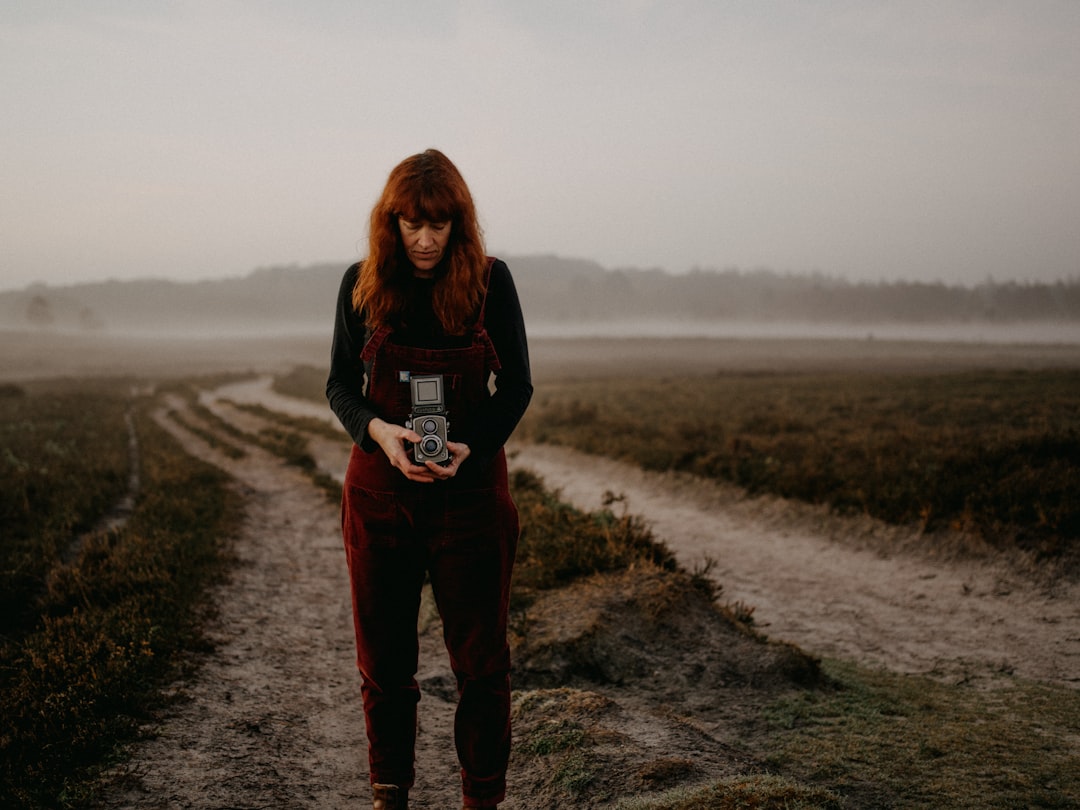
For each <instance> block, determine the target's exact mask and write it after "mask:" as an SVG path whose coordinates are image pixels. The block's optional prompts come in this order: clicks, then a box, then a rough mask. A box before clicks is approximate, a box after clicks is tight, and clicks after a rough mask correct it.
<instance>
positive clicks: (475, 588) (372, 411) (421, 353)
mask: <svg viewBox="0 0 1080 810" xmlns="http://www.w3.org/2000/svg"><path fill="white" fill-rule="evenodd" d="M492 375H493V376H494V383H495V385H494V393H492V391H491V388H490V387H489V385H488V383H489V380H490V379H491V377H492ZM421 378H422V379H423V380H428V381H430V380H432V379H433V378H434V379H437V380H438V383H439V384H438V385H437V386H435V389H441V391H440V390H435V393H436V395H439V394H441V398H442V400H443V403H442V404H443V407H442V408H440V407H438V405H437V404H436V405H434V406H432V405H431V404H430V403H427V404H426V407H427V409H428V410H429V411H432V412H435V413H438V414H440V415H442V414H443V413H444V412H445V418H446V419H447V421H448V424H449V427H448V432H447V434H446V436H445V441H442V442H434V444H437V445H442V446H440V447H437V448H435V449H437V450H443V451H444V452H442V453H440V454H438V455H432V456H430V457H428V456H425V455H424V453H423V451H422V450H418V449H417V448H418V443H419V442H420V441H421V436H420V435H419V434H418V433H417V432H415V431H414V430H412V422H411V421H410V415H411V413H412V409H413V408H414V407H417V406H414V404H413V400H414V397H415V396H416V390H415V389H416V385H415V383H416V382H417V381H418V379H421ZM433 390H434V389H433ZM326 394H327V398H328V399H329V401H330V407H331V408H332V409H333V411H334V413H335V414H337V416H338V418H339V419H340V420H341V423H342V424H343V425H344V426H345V429H346V430H347V431H348V432H349V435H350V436H352V438H353V441H354V442H355V445H354V447H353V449H352V456H351V458H350V460H349V467H348V471H347V473H346V478H345V488H344V497H343V504H342V528H343V534H344V540H345V551H346V559H347V561H348V566H349V575H350V579H351V581H352V598H353V616H354V621H355V628H356V649H357V663H358V666H359V669H360V673H361V676H362V686H361V693H362V696H363V703H364V716H365V720H366V724H367V735H368V750H369V764H370V769H371V782H372V786H373V793H374V796H375V800H374V808H375V810H401V808H406V807H407V806H408V790H409V788H410V787H411V786H412V784H413V778H414V767H413V749H414V745H415V741H416V711H417V710H416V705H417V702H418V701H419V699H420V691H419V688H418V686H417V683H416V679H415V675H416V670H417V658H418V641H417V631H416V627H417V617H418V611H419V604H420V591H421V587H422V586H423V584H424V580H425V576H427V577H428V578H429V579H430V582H431V587H432V591H433V593H434V596H435V601H436V604H437V605H438V608H439V613H440V615H441V617H442V621H443V634H444V638H445V642H446V647H447V650H448V652H449V654H450V663H451V666H452V668H453V671H454V674H455V675H456V677H457V686H458V695H459V700H458V707H457V714H456V715H455V721H454V741H455V745H456V747H457V754H458V759H459V761H460V764H461V777H462V793H463V796H464V806H465V807H496V806H497V805H498V803H499V802H500V801H502V800H503V797H504V794H505V792H506V767H507V762H508V760H509V756H510V650H509V646H508V644H507V639H506V624H507V608H508V603H509V592H510V574H511V569H512V567H513V562H514V553H515V549H516V546H517V537H518V519H517V510H516V508H515V506H514V503H513V501H512V500H511V498H510V493H509V489H508V485H507V474H506V457H505V454H504V451H503V444H504V443H505V442H506V440H507V439H508V438H509V436H510V434H511V432H513V430H514V427H515V426H516V425H517V423H518V420H519V419H520V418H521V416H522V414H523V413H524V412H525V408H526V406H527V405H528V403H529V399H530V397H531V396H532V381H531V376H530V371H529V355H528V348H527V345H526V340H525V329H524V324H523V321H522V317H521V307H520V305H519V303H518V298H517V292H516V290H515V288H514V283H513V280H512V279H511V276H510V271H509V269H508V268H507V266H506V264H505V263H503V262H501V261H499V260H496V259H490V258H488V257H487V256H485V253H484V243H483V239H482V236H481V233H480V228H479V225H478V223H477V218H476V210H475V207H474V205H473V201H472V197H471V195H470V193H469V190H468V187H467V186H466V185H465V181H464V180H463V179H462V177H461V174H460V173H459V172H458V170H457V168H456V167H455V166H454V165H453V164H452V163H451V162H450V161H449V160H448V159H447V158H446V156H445V155H443V154H442V153H441V152H438V151H436V150H434V149H429V150H427V151H426V152H423V153H422V154H419V155H414V156H412V157H410V158H407V159H406V160H404V161H402V162H401V163H400V164H399V165H398V166H397V167H395V168H394V170H393V171H392V172H391V173H390V176H389V179H388V180H387V183H386V187H385V188H384V189H383V193H382V196H381V197H380V198H379V201H378V202H377V203H376V205H375V208H374V209H373V210H372V212H371V223H370V243H369V252H368V256H367V258H366V259H365V260H364V261H363V262H361V263H359V264H356V265H353V266H352V267H350V268H349V269H348V271H346V273H345V278H344V279H343V281H342V285H341V291H340V294H339V297H338V306H337V317H336V321H335V326H334V342H333V349H332V354H331V363H330V376H329V379H328V380H327V384H326ZM438 398H439V397H438V396H436V399H438ZM417 427H419V422H418V423H417ZM427 438H428V437H427V435H426V434H425V439H427ZM435 438H436V439H442V438H443V436H442V435H441V434H440V433H438V432H437V433H436V435H435ZM443 456H445V458H443Z"/></svg>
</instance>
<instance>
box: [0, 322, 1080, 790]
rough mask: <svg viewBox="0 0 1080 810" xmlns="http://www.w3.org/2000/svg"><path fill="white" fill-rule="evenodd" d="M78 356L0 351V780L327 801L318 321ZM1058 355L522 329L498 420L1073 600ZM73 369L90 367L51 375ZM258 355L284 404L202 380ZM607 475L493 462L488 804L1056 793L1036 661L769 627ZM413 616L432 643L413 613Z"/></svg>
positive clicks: (327, 444)
mask: <svg viewBox="0 0 1080 810" xmlns="http://www.w3.org/2000/svg"><path fill="white" fill-rule="evenodd" d="M11 345H15V344H11ZM312 347H316V348H312ZM92 348H93V347H87V346H76V347H74V348H73V349H72V351H71V352H69V353H65V354H63V355H57V356H53V355H50V354H49V353H47V352H46V353H44V354H41V355H34V356H32V357H30V356H20V355H19V354H18V352H15V351H9V352H8V354H7V356H6V357H5V361H6V363H7V364H8V365H9V366H10V367H11V368H16V369H22V371H20V372H12V373H9V374H7V376H6V381H5V382H3V383H2V385H0V417H2V419H0V425H2V430H3V433H2V447H0V454H2V467H0V505H2V513H3V535H2V538H0V578H2V579H0V594H2V598H3V601H4V606H3V607H4V610H3V614H2V621H3V627H2V631H0V687H2V688H0V695H2V706H0V715H2V716H3V717H4V726H3V731H2V733H0V754H2V763H3V764H2V767H0V778H2V782H0V804H3V806H11V807H50V808H52V807H57V808H59V807H158V806H162V804H163V803H165V804H170V805H175V806H188V807H198V806H247V804H245V802H248V803H250V801H258V802H261V803H262V804H263V805H264V806H297V807H300V806H310V807H345V806H357V805H360V806H362V805H363V802H365V801H368V799H367V798H366V793H365V792H364V791H365V785H364V778H363V776H364V775H363V773H362V770H361V769H360V768H359V767H358V766H357V762H358V761H360V759H361V758H362V756H363V750H362V749H363V741H362V729H360V728H359V726H358V724H357V718H356V716H355V711H356V708H357V707H356V705H355V703H353V700H354V698H355V682H354V678H355V673H350V666H351V662H350V652H349V637H348V633H349V629H348V621H347V611H348V603H347V595H344V594H343V593H342V592H341V587H340V582H339V581H338V578H339V577H340V574H341V560H340V559H339V553H340V551H339V540H338V539H337V537H336V530H337V527H336V523H337V516H336V491H337V489H338V488H339V487H340V483H339V478H340V474H341V470H342V463H343V459H344V457H345V455H346V454H347V452H348V442H347V440H345V439H344V437H343V436H342V435H341V434H340V433H339V432H337V431H336V430H335V429H334V428H332V427H328V426H327V422H326V421H325V420H320V418H317V417H318V413H317V411H318V409H319V408H320V407H322V405H321V402H320V399H321V386H322V382H323V380H322V376H323V371H322V366H321V365H320V362H321V358H320V357H318V356H317V355H318V354H320V353H321V347H318V346H317V343H316V342H312V343H311V344H310V345H307V344H304V345H297V346H293V347H292V349H291V350H289V351H284V350H281V347H280V346H277V345H271V346H267V345H259V346H256V345H254V344H253V345H251V346H249V347H247V348H245V347H237V346H233V347H230V348H229V349H228V350H227V351H222V352H220V353H218V354H217V355H216V357H215V356H214V353H213V352H212V351H210V347H209V345H208V344H207V345H203V346H202V349H200V350H199V351H190V352H185V350H184V346H174V345H171V344H170V345H169V347H168V348H166V347H164V344H163V346H162V347H161V350H160V351H156V352H148V351H147V350H146V349H147V347H145V346H142V347H136V348H134V349H132V351H130V352H128V351H127V350H126V349H125V348H124V345H123V344H122V342H121V343H120V344H114V345H112V349H113V351H111V352H110V353H108V354H107V355H96V356H95V358H94V359H92V360H90V361H89V363H90V365H89V366H88V360H87V358H82V357H80V354H79V353H80V351H90V350H91V349H92ZM188 348H191V347H190V346H189V347H188ZM200 352H204V353H200ZM1076 354H1077V352H1076V350H1075V349H1073V348H1071V347H1061V346H1049V347H1016V346H997V347H994V346H983V347H978V346H941V347H929V346H920V345H908V344H905V345H902V346H893V347H883V346H881V345H876V344H873V343H871V342H855V343H850V342H845V343H834V344H833V343H828V342H825V343H823V344H807V343H802V344H800V343H799V342H774V343H770V342H769V341H761V342H750V343H741V342H739V341H734V342H732V341H690V342H679V341H676V342H660V343H654V342H642V343H636V342H633V341H622V342H620V341H585V342H580V343H575V342H573V341H558V340H556V341H539V342H538V343H537V345H536V347H535V351H534V363H535V365H536V381H537V390H536V396H535V399H534V404H533V407H532V408H531V410H530V413H529V415H528V417H527V419H526V421H525V422H524V423H523V425H522V427H521V429H520V431H519V433H518V435H516V436H515V442H516V443H518V444H519V446H523V447H526V446H536V445H537V444H538V443H546V444H554V445H560V446H564V447H574V448H578V449H580V450H583V451H586V452H587V453H589V454H592V455H593V456H596V457H600V456H603V457H606V458H614V459H619V460H621V461H623V462H628V463H629V464H631V465H633V466H634V467H638V468H642V469H644V470H646V471H651V473H652V472H657V473H659V472H662V473H664V474H668V473H671V472H672V471H676V472H677V473H679V474H690V475H691V477H692V478H694V479H696V480H701V481H715V482H717V484H718V485H722V486H725V487H731V488H733V491H738V492H742V493H745V496H744V497H745V498H747V499H754V498H761V497H767V498H774V499H776V502H777V503H781V502H790V503H805V504H808V505H809V506H811V507H813V508H815V509H820V510H824V512H827V513H829V514H831V515H834V516H835V517H836V519H837V520H838V521H841V522H840V523H838V524H836V525H839V526H843V525H845V524H843V522H842V521H844V520H847V519H849V518H858V519H859V520H862V521H866V520H871V521H875V522H878V523H880V524H882V525H885V526H897V527H901V528H902V529H903V531H905V532H907V533H908V534H907V535H906V536H908V537H909V538H911V539H912V542H914V543H915V544H916V545H917V546H918V545H920V544H921V546H922V548H921V550H920V549H919V548H913V547H911V546H907V547H905V549H904V550H903V551H897V550H896V549H895V548H894V549H891V550H890V551H889V553H890V554H893V555H897V556H896V559H895V564H896V565H897V566H899V565H900V563H901V561H902V559H904V558H906V557H905V556H904V555H907V554H909V553H911V554H915V555H917V556H919V555H922V556H928V557H929V558H931V559H937V560H938V562H931V563H930V564H931V565H939V566H940V570H941V573H942V577H941V579H940V580H939V581H941V582H944V581H946V578H945V576H944V575H945V573H946V570H947V569H950V567H951V566H952V565H953V564H954V561H956V560H961V559H962V560H980V561H984V562H985V564H986V565H991V566H994V568H993V570H994V571H997V572H999V573H998V574H997V576H1002V575H1001V573H1000V572H1002V571H1004V570H1006V569H1003V568H1002V567H1001V566H1012V568H1011V569H1009V570H1011V573H1009V574H1008V581H1009V583H1010V585H1009V587H1010V589H1011V591H1012V597H1018V598H1026V599H1028V600H1029V601H1030V602H1032V603H1033V604H1034V603H1039V604H1043V602H1041V601H1040V600H1046V601H1045V604H1046V605H1047V606H1048V608H1049V607H1051V606H1056V607H1055V609H1057V608H1060V607H1061V606H1063V605H1064V607H1065V609H1066V612H1067V611H1068V610H1069V609H1072V610H1073V612H1074V613H1075V604H1074V601H1073V600H1075V587H1074V584H1075V580H1076V573H1077V568H1076V551H1077V538H1076V535H1077V531H1078V528H1077V519H1078V518H1077V503H1076V498H1075V496H1074V495H1073V493H1075V492H1076V491H1078V489H1080V486H1078V485H1080V473H1078V459H1080V359H1078V358H1077V357H1076ZM181 357H186V358H187V359H186V360H185V361H183V362H181V360H180V358H181ZM202 360H205V363H204V364H203V369H204V373H197V369H196V367H197V366H198V365H199V363H200V362H202ZM50 363H52V365H50ZM88 367H92V368H95V369H98V370H100V372H101V373H95V374H93V375H82V376H79V375H77V374H76V373H75V372H77V370H78V369H79V368H83V369H85V368H88ZM266 373H269V374H273V375H274V380H273V390H274V392H276V393H275V394H274V396H275V397H280V396H285V397H287V398H288V399H289V400H290V401H294V402H296V403H302V404H301V405H297V410H296V411H295V412H294V411H292V410H291V409H282V408H280V407H279V406H278V404H277V401H276V400H274V399H273V398H270V397H268V396H263V398H262V401H260V402H240V401H237V396H238V394H239V393H240V392H242V391H243V390H245V388H244V386H245V385H247V382H245V381H251V380H254V379H256V376H255V375H261V374H266ZM248 388H249V389H251V386H248ZM252 390H256V391H257V390H262V389H258V388H257V387H255V388H254V389H252ZM267 390H269V389H267ZM312 409H314V410H315V411H316V414H315V417H312V416H310V415H300V414H301V413H307V412H308V411H311V410H312ZM527 455H528V454H527V453H522V456H523V457H524V456H527ZM575 458H578V457H575ZM582 458H588V456H585V457H582ZM575 463H577V464H578V465H579V466H581V465H586V464H588V462H587V461H580V460H578V461H576V462H575ZM605 469H608V468H605ZM610 469H618V468H616V467H612V468H610ZM651 473H650V474H651ZM678 480H689V479H678ZM608 483H609V484H610V489H611V500H610V502H609V503H608V504H607V506H605V507H603V508H599V509H596V510H595V511H592V510H583V509H579V508H576V507H574V506H571V505H570V504H569V503H567V502H566V501H565V500H563V499H562V497H561V494H560V487H559V484H560V482H559V481H546V480H544V479H542V478H540V477H539V476H538V475H536V474H534V473H531V472H529V471H528V470H526V469H518V470H517V471H516V472H515V473H514V480H513V485H514V490H515V497H516V499H517V501H518V504H519V507H520V510H521V514H522V525H523V536H522V545H521V548H520V551H519V568H518V575H517V580H516V586H515V597H514V636H515V641H514V644H515V661H516V662H517V663H516V666H517V675H516V676H515V709H514V711H515V728H516V729H517V731H516V737H515V740H516V742H515V750H514V763H513V769H512V770H513V782H512V789H511V799H510V800H508V802H507V804H506V807H507V808H511V810H512V808H541V807H543V808H548V807H561V806H571V805H573V806H583V807H596V808H621V810H715V809H716V808H729V807H731V808H735V807H765V808H774V807H775V808H780V807H828V808H841V807H853V808H861V807H925V806H942V807H945V806H948V807H1016V806H1042V807H1063V808H1064V807H1071V806H1075V804H1076V803H1077V801H1080V783H1078V782H1077V776H1076V774H1077V773H1080V752H1078V750H1077V748H1076V740H1075V728H1076V727H1077V723H1078V722H1080V698H1078V696H1077V691H1076V688H1075V685H1076V682H1077V681H1076V675H1075V673H1073V674H1072V675H1069V674H1068V673H1069V672H1071V671H1072V670H1070V669H1069V666H1068V662H1063V663H1062V665H1061V667H1058V668H1056V669H1054V672H1055V673H1056V674H1055V675H1054V677H1053V678H1046V679H1040V678H1037V677H1036V678H1030V677H1018V676H1014V675H1011V674H1010V673H1009V672H1008V671H1001V672H998V673H996V675H997V677H995V678H994V679H992V681H988V680H986V679H978V678H976V679H971V680H968V679H957V678H954V677H951V676H944V677H943V676H941V675H938V676H937V677H926V676H922V675H913V674H904V673H900V672H895V671H890V670H889V669H888V668H882V667H880V666H869V665H868V664H867V662H866V661H865V660H861V659H860V658H859V657H858V656H857V655H853V656H850V657H848V656H840V657H835V656H822V655H819V654H814V653H813V652H812V651H806V650H803V649H800V648H799V647H797V646H795V645H794V644H791V643H789V640H788V639H784V638H782V637H775V638H774V637H773V631H772V630H771V629H770V628H766V627H763V626H761V625H759V624H757V623H756V622H755V615H754V605H753V604H748V603H746V602H743V601H736V600H733V599H732V598H730V597H729V596H728V594H727V591H726V590H725V583H724V581H723V578H722V577H718V576H717V574H716V572H715V570H712V569H711V568H710V567H709V566H708V565H705V566H701V567H693V566H687V565H685V564H682V563H680V562H679V557H678V548H677V547H676V546H671V545H669V544H668V543H667V542H666V540H667V538H665V537H664V536H662V535H660V534H657V533H655V532H654V531H653V529H652V528H651V522H650V521H649V519H648V516H647V515H645V516H641V515H638V514H636V513H635V503H634V502H633V501H630V502H629V503H622V504H621V505H620V501H619V492H620V481H619V480H611V481H610V482H608ZM737 508H743V507H742V506H738V507H737ZM853 525H854V524H853ZM859 525H862V524H859ZM758 531H760V532H761V533H762V536H763V537H764V536H765V534H769V533H771V534H773V535H775V534H777V533H779V534H781V535H782V534H783V533H784V532H785V531H788V530H787V529H784V528H783V527H782V526H779V524H778V523H777V522H776V519H773V521H772V522H771V523H768V524H766V523H762V524H761V526H760V528H759V529H758ZM672 539H675V538H672ZM309 543H310V544H311V551H304V552H302V553H301V552H300V549H301V548H307V545H308V544H309ZM297 544H300V545H297ZM927 549H929V550H930V552H931V553H930V554H928V555H926V554H925V552H926V551H927ZM838 553H839V552H838ZM275 555H278V556H277V557H275ZM841 556H842V555H841ZM922 556H920V558H922ZM883 564H888V560H887V559H886V560H885V561H884V563H883ZM979 564H980V565H982V564H983V563H982V562H980V563H979ZM310 566H316V567H310ZM898 570H899V569H898ZM924 576H925V575H924ZM949 581H951V580H949ZM286 582H287V583H288V586H287V587H284V586H283V583H286ZM964 588H965V589H966V588H967V585H964ZM957 590H958V591H959V587H958V588H957ZM975 591H976V592H973V593H972V596H971V598H972V599H980V600H982V599H989V600H993V599H995V598H996V599H998V600H999V601H1000V598H1002V597H1001V596H1000V595H999V596H997V597H995V596H994V595H993V594H990V595H988V596H986V597H984V596H983V595H982V594H980V593H978V592H977V591H978V588H976V589H975ZM267 594H272V595H273V598H272V600H271V601H269V602H268V601H267V598H266V595H267ZM1025 594H1026V595H1027V596H1025ZM343 597H344V598H343ZM839 598H841V599H842V597H839ZM1070 606H1073V607H1071V608H1070ZM781 609H782V608H781ZM1047 615H1049V614H1047ZM343 617H346V618H343ZM1055 621H1056V620H1055ZM1055 628H1057V629H1055ZM421 629H422V634H423V635H422V645H423V649H424V650H425V656H426V659H425V660H433V661H436V662H438V661H440V658H439V655H440V649H439V647H440V643H441V642H440V641H439V634H438V621H437V616H429V617H428V618H427V619H425V624H424V626H423V627H422V628H421ZM972 629H973V630H974V631H975V632H978V628H972ZM1041 629H1045V630H1046V632H1047V633H1048V637H1054V635H1055V634H1056V635H1057V636H1059V637H1061V638H1064V637H1065V636H1067V635H1068V632H1069V631H1068V629H1067V627H1065V626H1061V625H1050V626H1047V627H1045V628H1041ZM841 632H842V630H841ZM1062 634H1064V636H1062ZM283 639H285V640H288V642H287V643H283ZM863 641H865V639H864V640H863ZM261 645H265V646H261ZM238 651H242V652H238ZM425 666H426V667H428V668H426V669H425V670H423V672H422V673H421V681H422V684H423V688H424V690H425V695H426V697H425V702H424V705H425V706H427V707H428V709H427V711H430V712H432V714H431V715H430V716H429V721H428V725H427V726H426V728H425V732H424V734H425V735H426V736H422V745H421V750H420V752H419V757H420V760H419V765H420V768H421V772H422V773H423V774H426V776H424V777H422V778H421V782H420V784H419V787H418V795H417V802H416V803H417V806H419V807H425V806H427V807H441V806H444V805H445V802H446V801H449V800H450V799H451V798H452V792H451V793H447V792H446V791H447V790H448V788H447V787H446V784H444V783H445V780H440V779H439V778H438V776H437V774H438V773H440V772H446V771H447V769H449V771H451V772H452V770H453V763H452V762H449V763H448V762H447V761H446V759H445V758H446V757H447V756H451V757H452V752H450V747H449V743H448V739H449V735H451V734H452V710H453V695H452V691H453V690H452V689H450V690H447V688H446V684H447V683H448V682H449V680H448V679H450V678H452V676H451V675H450V674H449V673H448V672H443V671H442V670H439V669H437V668H432V667H435V666H436V665H435V664H429V665H425ZM1061 673H1065V674H1064V675H1062V674H1061ZM324 680H325V683H323V681H324ZM331 695H338V696H339V697H336V698H331ZM660 743H662V744H660ZM193 757H194V759H193ZM196 761H197V762H198V763H199V764H193V763H195V762H196ZM425 780H426V781H425ZM425 791H426V793H425ZM425 795H426V796H427V797H428V798H427V800H426V801H427V802H430V803H425V799H424V796H425ZM207 803H209V804H207Z"/></svg>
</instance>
